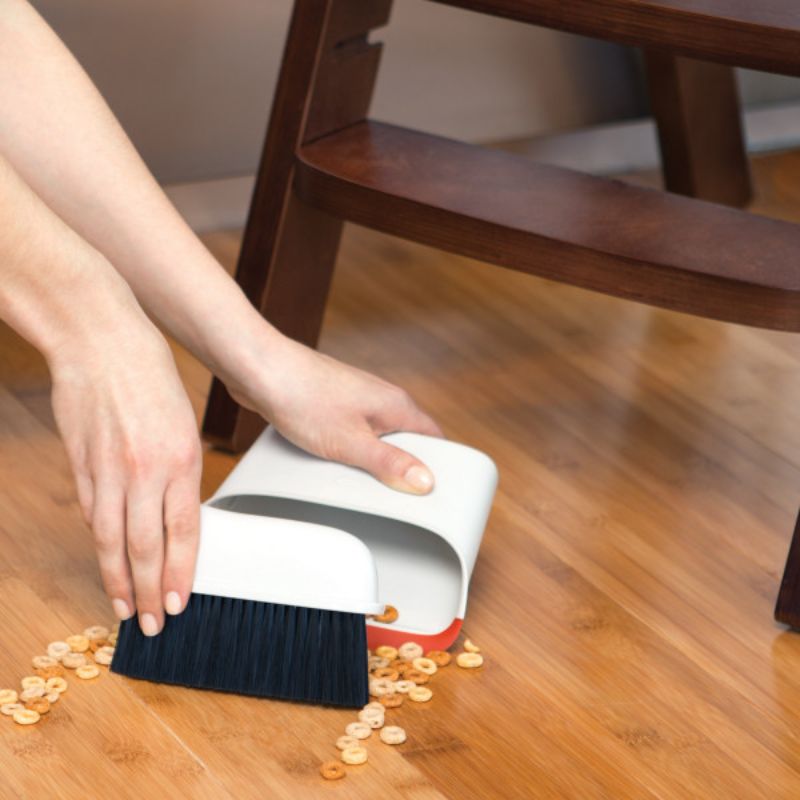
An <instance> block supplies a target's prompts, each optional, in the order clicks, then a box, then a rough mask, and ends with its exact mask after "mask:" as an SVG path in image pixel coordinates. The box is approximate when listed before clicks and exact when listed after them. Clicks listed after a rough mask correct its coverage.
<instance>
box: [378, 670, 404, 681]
mask: <svg viewBox="0 0 800 800" xmlns="http://www.w3.org/2000/svg"><path fill="white" fill-rule="evenodd" d="M372 677H373V678H387V679H388V680H390V681H396V680H397V679H398V678H399V677H400V674H399V673H398V672H397V670H396V669H392V668H391V667H381V668H380V669H376V670H375V671H374V672H373V673H372Z"/></svg>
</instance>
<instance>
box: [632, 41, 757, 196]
mask: <svg viewBox="0 0 800 800" xmlns="http://www.w3.org/2000/svg"><path fill="white" fill-rule="evenodd" d="M645 69H646V72H647V82H648V87H649V94H650V105H651V107H652V110H653V116H654V117H655V120H656V126H657V128H658V140H659V145H660V148H661V162H662V169H663V172H664V186H665V188H666V189H667V191H670V192H675V193H677V194H684V195H688V196H690V197H697V198H700V199H702V200H710V201H712V202H715V203H723V204H725V205H730V206H744V205H746V204H747V203H748V202H749V201H750V199H751V198H752V194H753V190H752V185H751V181H750V169H749V165H748V161H747V151H746V148H745V144H744V136H743V133H742V121H741V114H740V110H739V97H738V93H737V90H736V76H735V74H734V71H733V68H732V67H728V66H725V65H723V64H712V63H709V62H705V61H696V60H694V59H691V58H683V57H680V56H676V55H673V54H671V53H666V52H662V51H656V50H648V51H646V52H645Z"/></svg>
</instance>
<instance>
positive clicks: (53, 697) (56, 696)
mask: <svg viewBox="0 0 800 800" xmlns="http://www.w3.org/2000/svg"><path fill="white" fill-rule="evenodd" d="M45 699H46V700H47V702H48V703H50V705H53V703H57V702H58V701H59V700H60V699H61V693H60V692H50V694H46V695H45Z"/></svg>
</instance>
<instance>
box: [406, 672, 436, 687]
mask: <svg viewBox="0 0 800 800" xmlns="http://www.w3.org/2000/svg"><path fill="white" fill-rule="evenodd" d="M405 679H406V680H407V681H411V682H412V683H416V684H417V686H422V685H424V684H426V683H427V682H428V681H429V680H430V679H431V676H430V675H428V673H427V672H420V671H419V670H418V669H409V670H406V674H405Z"/></svg>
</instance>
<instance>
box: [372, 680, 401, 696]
mask: <svg viewBox="0 0 800 800" xmlns="http://www.w3.org/2000/svg"><path fill="white" fill-rule="evenodd" d="M394 687H395V684H394V682H393V681H390V680H389V679H388V678H373V679H372V680H371V681H370V682H369V693H370V694H371V695H372V696H373V697H381V696H382V695H385V694H391V693H392V692H393V691H394Z"/></svg>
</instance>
